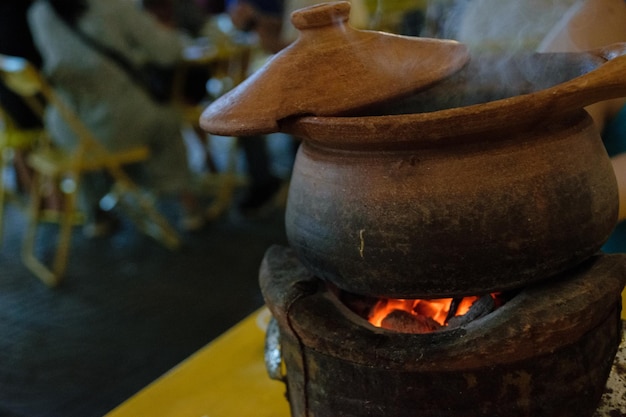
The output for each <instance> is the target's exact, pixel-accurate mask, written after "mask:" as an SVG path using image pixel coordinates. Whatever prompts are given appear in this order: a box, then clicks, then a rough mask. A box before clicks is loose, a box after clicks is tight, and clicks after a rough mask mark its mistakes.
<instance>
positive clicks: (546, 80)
mask: <svg viewBox="0 0 626 417" xmlns="http://www.w3.org/2000/svg"><path fill="white" fill-rule="evenodd" d="M346 4H347V3H345V2H340V3H330V4H326V5H322V6H315V7H313V8H309V9H303V10H302V11H300V12H297V13H296V14H295V15H294V20H293V21H294V23H295V24H296V26H297V27H299V28H301V29H304V30H303V31H302V34H301V36H300V38H299V39H298V41H297V42H296V43H295V44H293V45H292V46H290V47H289V48H287V49H286V50H283V51H282V52H281V53H280V54H278V55H277V56H275V57H274V58H273V59H272V60H271V61H270V62H268V64H267V65H266V66H265V67H264V68H262V69H261V70H260V71H259V72H258V73H256V74H254V75H253V76H252V77H251V78H249V79H248V80H246V82H245V83H243V84H241V85H240V86H239V87H238V88H236V89H235V90H233V91H231V92H230V93H229V94H227V95H225V96H223V97H221V98H220V99H218V100H217V101H216V102H214V103H213V104H212V105H211V106H209V107H208V108H207V109H206V110H205V112H204V114H203V116H202V118H201V125H202V126H203V128H204V129H205V130H207V131H208V132H209V133H214V134H220V135H246V134H253V133H255V134H256V133H268V132H270V131H277V130H279V131H283V132H287V133H291V134H293V135H295V136H297V137H299V138H301V139H302V140H303V143H302V146H301V147H300V151H299V153H298V156H297V159H296V162H295V166H294V170H293V176H292V180H291V187H290V192H289V200H288V204H287V213H286V228H287V235H288V239H289V243H290V245H291V246H292V247H293V248H294V249H295V251H296V253H297V254H298V257H299V258H300V260H301V261H302V262H303V263H304V264H305V265H306V266H307V267H308V268H310V270H311V271H313V272H315V273H316V274H317V275H318V276H319V277H321V278H323V279H326V280H329V281H331V282H333V283H334V284H336V285H337V286H338V287H339V288H342V289H345V290H347V291H349V292H353V293H357V294H362V295H374V296H388V297H395V298H430V297H448V296H460V295H477V294H482V293H487V292H491V291H501V290H507V289H512V288H519V287H524V286H526V285H527V284H529V283H531V282H534V281H538V280H542V279H547V278H548V277H551V276H554V275H556V274H558V273H559V272H562V271H564V270H565V269H568V268H570V267H573V266H575V265H577V264H579V263H580V262H582V261H583V260H585V259H587V258H589V257H590V256H591V255H593V254H594V253H595V252H597V251H598V250H599V249H600V248H601V246H602V244H603V243H604V242H605V241H606V240H607V238H608V236H609V234H610V233H611V231H612V230H613V228H614V226H615V223H616V221H617V212H618V196H617V186H616V181H615V177H614V174H613V170H612V166H611V164H610V161H609V158H608V156H607V154H606V151H605V149H604V147H603V144H602V142H601V139H600V137H599V135H598V132H597V131H596V129H595V128H594V126H593V124H592V121H591V119H590V117H589V116H588V115H587V113H586V112H585V111H584V110H583V108H584V107H585V106H586V105H589V104H592V103H595V102H598V101H602V100H606V99H610V98H615V97H621V96H626V79H625V78H624V76H623V74H624V72H625V71H626V56H624V54H625V53H626V44H617V45H613V46H612V47H609V48H606V49H602V50H597V51H590V52H588V53H583V54H536V55H533V56H532V59H530V61H529V62H531V63H532V65H530V66H531V67H532V68H533V69H537V68H539V71H538V72H535V73H528V72H527V71H526V69H525V67H524V65H522V60H520V59H512V60H506V61H505V63H504V64H502V63H499V62H498V63H495V62H494V61H491V60H486V61H484V60H481V59H479V58H477V57H471V59H470V62H469V64H467V56H466V52H467V51H466V49H465V48H464V47H463V46H462V45H459V44H458V43H455V42H451V41H442V42H437V41H435V40H428V39H420V38H413V39H410V38H407V37H396V36H393V35H385V34H380V33H375V32H368V31H357V30H354V29H352V28H350V27H349V26H348V25H347V24H346V20H347V15H346V10H349V5H347V6H346ZM335 17H336V18H335ZM355 51H359V52H363V51H367V53H361V54H359V58H358V59H357V58H356V57H355V55H354V53H355ZM381 54H382V55H381ZM368 56H369V57H372V59H370V60H367V59H363V57H368ZM380 56H384V57H385V59H384V60H382V61H381V60H380V59H377V58H376V57H378V58H379V57H380ZM346 57H348V58H350V59H346ZM425 57H428V58H429V59H427V60H426V59H425ZM406 62H409V63H408V64H407V63H406ZM485 62H486V64H485ZM524 62H526V61H524ZM383 63H387V64H389V65H386V66H385V65H383ZM483 64H485V65H483ZM346 68H347V69H346ZM485 68H487V70H486V71H485ZM421 70H423V71H424V73H425V74H426V76H425V77H422V76H421V75H419V76H418V75H415V74H416V73H417V72H419V71H421ZM485 72H486V73H485ZM555 74H556V75H558V76H555ZM309 75H310V76H309ZM298 80H299V81H298ZM406 80H409V82H408V83H407V82H406ZM484 80H487V82H484ZM407 96H408V97H407ZM400 98H401V99H402V100H400ZM393 99H395V100H393ZM381 104H385V106H382V105H381ZM392 113H406V114H393V115H392ZM309 114H310V115H313V116H304V115H309ZM337 115H341V117H338V116H337Z"/></svg>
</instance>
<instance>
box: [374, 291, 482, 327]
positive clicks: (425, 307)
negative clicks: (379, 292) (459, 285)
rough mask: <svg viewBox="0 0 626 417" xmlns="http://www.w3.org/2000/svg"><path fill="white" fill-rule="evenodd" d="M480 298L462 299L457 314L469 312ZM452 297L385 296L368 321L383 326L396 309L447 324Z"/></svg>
mask: <svg viewBox="0 0 626 417" xmlns="http://www.w3.org/2000/svg"><path fill="white" fill-rule="evenodd" d="M476 300H478V297H475V296H472V297H465V298H463V299H462V300H461V303H460V304H459V307H458V309H457V311H456V314H455V316H462V315H464V314H465V313H467V312H468V311H469V309H470V307H471V306H472V304H474V302H475V301H476ZM451 304H452V298H441V299H432V300H419V299H418V300H407V299H390V298H383V299H380V300H378V302H377V303H376V304H375V305H374V307H373V308H372V310H371V312H370V315H369V317H368V321H369V322H370V323H372V324H373V325H374V326H376V327H381V323H382V321H383V320H384V319H385V317H387V315H389V314H390V313H392V312H393V311H396V310H401V311H405V312H407V313H410V314H413V315H415V316H422V317H430V318H432V319H433V320H435V321H436V322H437V323H439V324H440V325H442V326H445V325H446V318H447V317H448V313H449V311H450V305H451Z"/></svg>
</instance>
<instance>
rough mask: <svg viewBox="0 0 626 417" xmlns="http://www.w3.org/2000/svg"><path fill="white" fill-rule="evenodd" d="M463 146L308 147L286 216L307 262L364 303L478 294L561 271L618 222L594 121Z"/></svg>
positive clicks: (302, 155)
mask: <svg viewBox="0 0 626 417" xmlns="http://www.w3.org/2000/svg"><path fill="white" fill-rule="evenodd" d="M454 142H455V143H454V144H453V145H452V144H450V145H447V144H445V141H441V144H440V145H441V146H434V147H429V148H422V149H406V150H393V151H384V150H380V151H371V150H368V151H359V150H358V149H355V150H341V151H339V150H329V149H321V148H319V147H316V146H315V145H314V144H310V143H307V142H305V143H303V145H302V146H301V149H300V152H299V155H298V158H297V160H296V164H295V166H294V173H293V177H292V182H291V188H290V192H289V200H288V205H287V213H286V226H287V235H288V239H289V243H290V245H291V246H292V247H293V248H294V249H295V250H296V253H297V254H298V257H299V258H300V259H301V261H302V262H303V263H304V264H305V265H306V266H307V267H308V268H310V269H311V270H312V271H313V272H315V273H316V274H317V275H318V276H319V277H320V278H323V279H327V280H329V281H331V282H333V283H335V284H336V285H337V286H339V287H340V288H343V289H345V290H348V291H351V292H354V293H358V294H363V295H376V296H388V297H395V298H401V297H415V298H419V297H449V296H453V295H459V294H467V295H473V294H477V293H479V292H481V293H485V292H491V291H496V290H506V289H512V288H519V287H523V286H525V285H527V284H528V283H531V282H533V281H537V280H540V279H543V278H547V277H550V276H553V275H555V274H558V273H559V272H562V271H564V270H565V269H567V268H570V267H572V266H574V265H576V264H578V263H580V262H581V261H582V260H584V259H587V258H588V257H589V256H591V255H593V254H594V253H595V252H597V251H598V250H599V249H600V247H601V246H602V244H603V243H604V242H605V241H606V239H607V238H608V236H609V234H610V233H611V231H612V229H613V227H614V226H615V223H616V219H617V210H618V197H617V185H616V182H615V177H614V174H613V171H612V167H611V164H610V161H609V159H608V156H607V155H606V151H605V150H604V147H603V145H602V143H601V140H600V138H599V136H598V135H597V133H596V132H595V130H594V129H593V128H592V125H591V123H590V120H589V119H588V118H587V117H584V118H579V119H577V121H576V123H573V124H572V123H571V120H569V121H567V123H565V122H563V123H560V124H559V123H552V124H550V126H543V127H542V128H541V129H539V130H536V131H528V132H522V133H515V134H510V135H509V136H508V137H505V138H498V139H497V140H495V139H494V140H489V139H484V138H481V139H480V140H478V139H476V138H468V140H467V141H466V142H464V143H463V142H462V141H459V140H455V141H454Z"/></svg>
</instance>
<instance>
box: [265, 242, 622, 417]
mask: <svg viewBox="0 0 626 417" xmlns="http://www.w3.org/2000/svg"><path fill="white" fill-rule="evenodd" d="M625 259H626V256H624V255H600V256H595V257H593V258H591V259H590V260H589V261H588V262H585V263H584V264H583V265H581V266H580V267H579V268H576V269H575V270H572V271H570V273H568V274H567V275H568V276H563V277H561V278H560V279H557V280H554V281H551V282H549V283H541V284H537V285H534V286H532V287H530V288H527V289H524V290H522V291H521V292H520V293H519V294H518V295H517V296H516V297H515V298H513V299H512V300H510V301H509V302H507V303H506V304H505V305H504V306H502V307H501V308H499V309H498V310H497V311H495V312H493V313H491V314H490V315H488V316H486V317H484V318H482V319H479V320H476V321H473V322H471V323H470V324H469V325H466V326H464V327H461V328H458V329H454V330H450V331H440V332H437V333H433V334H417V335H416V334H404V333H397V332H392V331H388V330H384V329H379V328H375V327H373V326H372V325H370V324H369V323H368V322H367V321H365V320H363V319H362V318H360V317H359V316H357V315H356V314H354V313H353V312H351V311H350V310H349V309H348V308H347V307H346V306H344V305H343V304H342V303H341V302H340V301H339V300H338V299H337V298H336V297H335V296H334V294H332V293H331V292H330V291H329V290H328V289H327V286H326V285H325V284H324V282H323V281H321V280H319V279H317V278H315V277H314V276H313V275H312V274H311V273H310V272H308V270H307V269H306V268H304V267H303V266H302V265H301V264H300V263H299V261H297V259H296V257H295V255H294V254H293V252H292V251H291V249H288V248H284V247H280V246H275V247H272V248H270V249H269V250H268V252H267V253H266V256H265V258H264V261H263V264H262V266H261V273H260V282H261V289H262V291H263V294H264V297H265V299H266V302H267V305H268V307H269V308H270V310H271V311H272V315H273V316H274V318H275V319H276V321H277V322H278V326H279V329H280V342H281V349H282V359H283V362H284V365H285V367H286V376H285V380H286V385H287V391H288V393H287V395H288V399H289V402H290V406H291V412H292V416H293V417H312V416H315V417H331V416H332V417H338V416H343V417H364V416H369V417H383V416H386V417H390V416H393V417H409V416H410V417H417V416H419V417H444V416H445V417H478V416H489V417H544V416H545V417H590V416H592V415H593V413H594V411H595V409H596V407H597V406H598V402H599V400H600V398H601V396H602V393H603V390H604V387H605V384H606V380H607V378H608V375H609V373H610V370H611V365H612V363H613V359H614V357H615V354H616V352H617V349H618V347H619V343H620V337H621V320H620V311H621V297H620V293H621V290H622V288H623V287H624V283H625V281H626V262H625Z"/></svg>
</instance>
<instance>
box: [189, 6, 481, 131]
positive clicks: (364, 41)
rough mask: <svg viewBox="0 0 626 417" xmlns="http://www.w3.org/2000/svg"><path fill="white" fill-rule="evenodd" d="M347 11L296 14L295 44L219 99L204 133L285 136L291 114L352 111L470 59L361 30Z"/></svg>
mask: <svg viewBox="0 0 626 417" xmlns="http://www.w3.org/2000/svg"><path fill="white" fill-rule="evenodd" d="M349 14H350V3H349V2H347V1H340V2H332V3H324V4H319V5H316V6H311V7H307V8H304V9H300V10H297V11H295V12H294V13H293V14H292V16H291V21H292V23H293V25H294V26H295V27H296V28H297V29H298V30H299V32H300V35H299V37H298V39H297V40H296V41H295V42H293V43H292V44H291V45H289V46H288V47H286V48H285V49H283V50H282V51H281V52H280V53H278V54H276V55H274V56H273V57H272V58H271V59H270V60H268V62H267V63H266V64H265V65H264V66H263V67H262V68H260V69H259V70H257V71H256V72H255V73H254V74H252V76H250V77H249V78H248V79H246V80H245V81H244V82H243V83H242V84H240V85H239V86H237V87H236V88H235V89H233V90H231V91H230V92H228V93H227V94H225V95H223V96H221V97H220V98H219V99H217V100H216V101H214V102H213V103H212V104H211V105H210V106H209V107H208V108H207V109H206V110H205V111H204V112H203V114H202V117H201V118H200V124H201V126H202V128H203V129H204V130H206V131H207V132H209V133H212V134H216V135H224V136H250V135H256V134H266V133H272V132H277V131H280V121H281V120H282V119H285V118H290V117H294V116H311V115H313V116H340V115H347V114H351V113H354V112H355V111H357V110H359V109H363V108H366V107H368V106H371V105H373V104H377V103H381V102H385V101H388V100H391V99H394V98H399V97H402V96H405V95H408V94H411V93H414V92H416V91H419V90H422V89H425V88H428V87H429V86H430V85H432V84H434V83H436V82H438V81H440V80H442V79H445V78H446V77H448V76H450V75H452V74H454V73H455V72H456V71H458V70H459V69H461V68H462V67H463V66H464V65H465V64H466V63H467V62H468V61H469V52H468V50H467V47H466V46H465V45H463V44H461V43H458V42H455V41H452V40H440V39H428V38H418V37H408V36H399V35H393V34H388V33H383V32H375V31H366V30H357V29H354V28H352V27H351V26H349V24H348V23H347V21H348V17H349Z"/></svg>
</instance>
